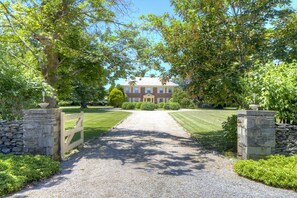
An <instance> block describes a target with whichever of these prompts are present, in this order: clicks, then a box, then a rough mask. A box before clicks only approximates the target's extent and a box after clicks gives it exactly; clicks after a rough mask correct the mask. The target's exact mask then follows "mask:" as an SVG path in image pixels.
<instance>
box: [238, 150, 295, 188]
mask: <svg viewBox="0 0 297 198" xmlns="http://www.w3.org/2000/svg"><path fill="white" fill-rule="evenodd" d="M234 169H235V172H236V173H237V174H239V175H241V176H244V177H247V178H250V179H252V180H256V181H259V182H262V183H264V184H266V185H270V186H274V187H280V188H287V189H293V190H295V191H297V155H293V156H290V157H285V156H283V155H274V156H269V157H268V159H266V160H259V161H254V160H240V161H237V162H236V163H235V164H234Z"/></svg>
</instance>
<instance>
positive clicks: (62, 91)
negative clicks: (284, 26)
mask: <svg viewBox="0 0 297 198" xmlns="http://www.w3.org/2000/svg"><path fill="white" fill-rule="evenodd" d="M125 6H126V3H125V1H122V0H116V1H114V0H51V1H46V0H40V1H32V0H21V1H6V0H2V1H0V23H1V24H2V26H1V31H0V40H1V41H4V42H7V43H10V44H13V45H12V47H9V49H6V50H4V51H5V53H9V55H10V56H11V57H13V58H16V59H19V61H20V63H21V64H25V65H31V66H32V67H34V69H35V70H38V71H40V72H41V73H42V76H43V78H44V80H45V82H46V83H48V84H50V85H51V86H52V87H54V88H55V90H56V91H57V95H58V97H65V95H66V94H70V93H71V91H72V90H73V87H72V85H73V84H75V83H73V82H74V81H80V82H81V83H84V84H87V83H90V82H91V81H92V80H93V79H101V80H102V79H103V81H101V84H104V83H106V82H107V80H114V79H116V78H118V77H120V76H125V75H127V74H130V73H132V72H133V71H136V70H137V69H138V68H135V67H134V65H133V62H135V60H137V61H138V62H140V63H141V66H143V65H157V66H158V61H157V60H156V59H150V50H149V48H150V46H149V42H148V41H147V40H146V39H143V38H141V37H140V32H139V31H138V30H137V29H136V28H135V27H134V26H133V25H131V24H124V23H121V22H120V20H119V17H117V14H118V10H117V9H118V8H120V9H121V10H124V9H125ZM122 8H124V9H122ZM131 54H132V55H131ZM144 57H146V58H144ZM97 82H98V81H97ZM98 83H99V85H101V84H100V82H98ZM47 100H48V102H50V105H51V106H55V99H54V98H53V97H49V98H47Z"/></svg>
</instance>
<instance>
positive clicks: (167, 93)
mask: <svg viewBox="0 0 297 198" xmlns="http://www.w3.org/2000/svg"><path fill="white" fill-rule="evenodd" d="M121 85H122V87H123V88H124V91H125V93H126V96H127V99H128V101H129V102H153V103H160V102H168V101H169V100H170V98H171V95H172V92H173V89H174V88H175V87H177V86H178V85H177V84H175V83H173V82H171V81H169V82H162V81H161V80H160V78H150V77H137V78H135V79H133V80H131V79H130V80H126V81H125V82H124V83H123V84H121Z"/></svg>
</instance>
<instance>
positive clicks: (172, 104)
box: [169, 102, 180, 110]
mask: <svg viewBox="0 0 297 198" xmlns="http://www.w3.org/2000/svg"><path fill="white" fill-rule="evenodd" d="M169 108H170V109H171V110H179V109H180V104H179V103H178V102H170V103H169Z"/></svg>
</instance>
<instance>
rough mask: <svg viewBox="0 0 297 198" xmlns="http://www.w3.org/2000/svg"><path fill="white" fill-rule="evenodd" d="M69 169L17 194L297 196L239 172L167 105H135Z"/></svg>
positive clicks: (65, 166) (71, 161) (67, 166)
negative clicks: (178, 120) (195, 135)
mask: <svg viewBox="0 0 297 198" xmlns="http://www.w3.org/2000/svg"><path fill="white" fill-rule="evenodd" d="M61 166H62V168H63V171H62V172H61V173H60V174H58V175H55V176H53V177H52V178H50V179H47V180H44V181H42V182H37V183H34V184H32V185H30V186H28V187H27V188H25V189H24V190H22V191H20V192H18V193H16V194H13V195H11V196H12V197H34V198H35V197H42V198H46V197H72V198H74V197H84V198H87V197H104V198H105V197H119V198H125V197H137V198H138V197H178V198H181V197H228V198H229V197H297V194H296V193H295V192H293V191H289V190H283V189H277V188H273V187H269V186H265V185H263V184H261V183H256V182H253V181H250V180H248V179H245V178H242V177H239V176H237V175H236V174H235V173H234V172H233V169H232V160H230V159H227V158H224V157H222V156H219V155H215V154H212V153H210V152H207V151H205V150H203V149H202V148H201V147H199V145H197V143H196V142H194V141H193V140H192V139H191V138H190V137H189V135H188V134H187V133H186V132H185V131H184V129H183V128H181V127H180V126H179V125H178V124H177V123H176V122H175V120H174V119H173V118H172V117H171V116H170V115H169V114H168V112H167V111H133V113H132V115H131V116H129V117H128V118H127V119H126V120H124V121H123V122H122V123H121V124H119V125H117V126H116V127H115V128H114V129H112V130H111V131H110V132H108V133H106V134H104V135H103V136H101V137H99V138H97V139H95V140H93V141H91V142H89V143H87V144H86V145H85V146H84V148H83V149H81V150H80V151H79V152H78V153H75V154H74V155H72V156H71V157H70V159H68V160H67V161H64V162H62V163H61Z"/></svg>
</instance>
